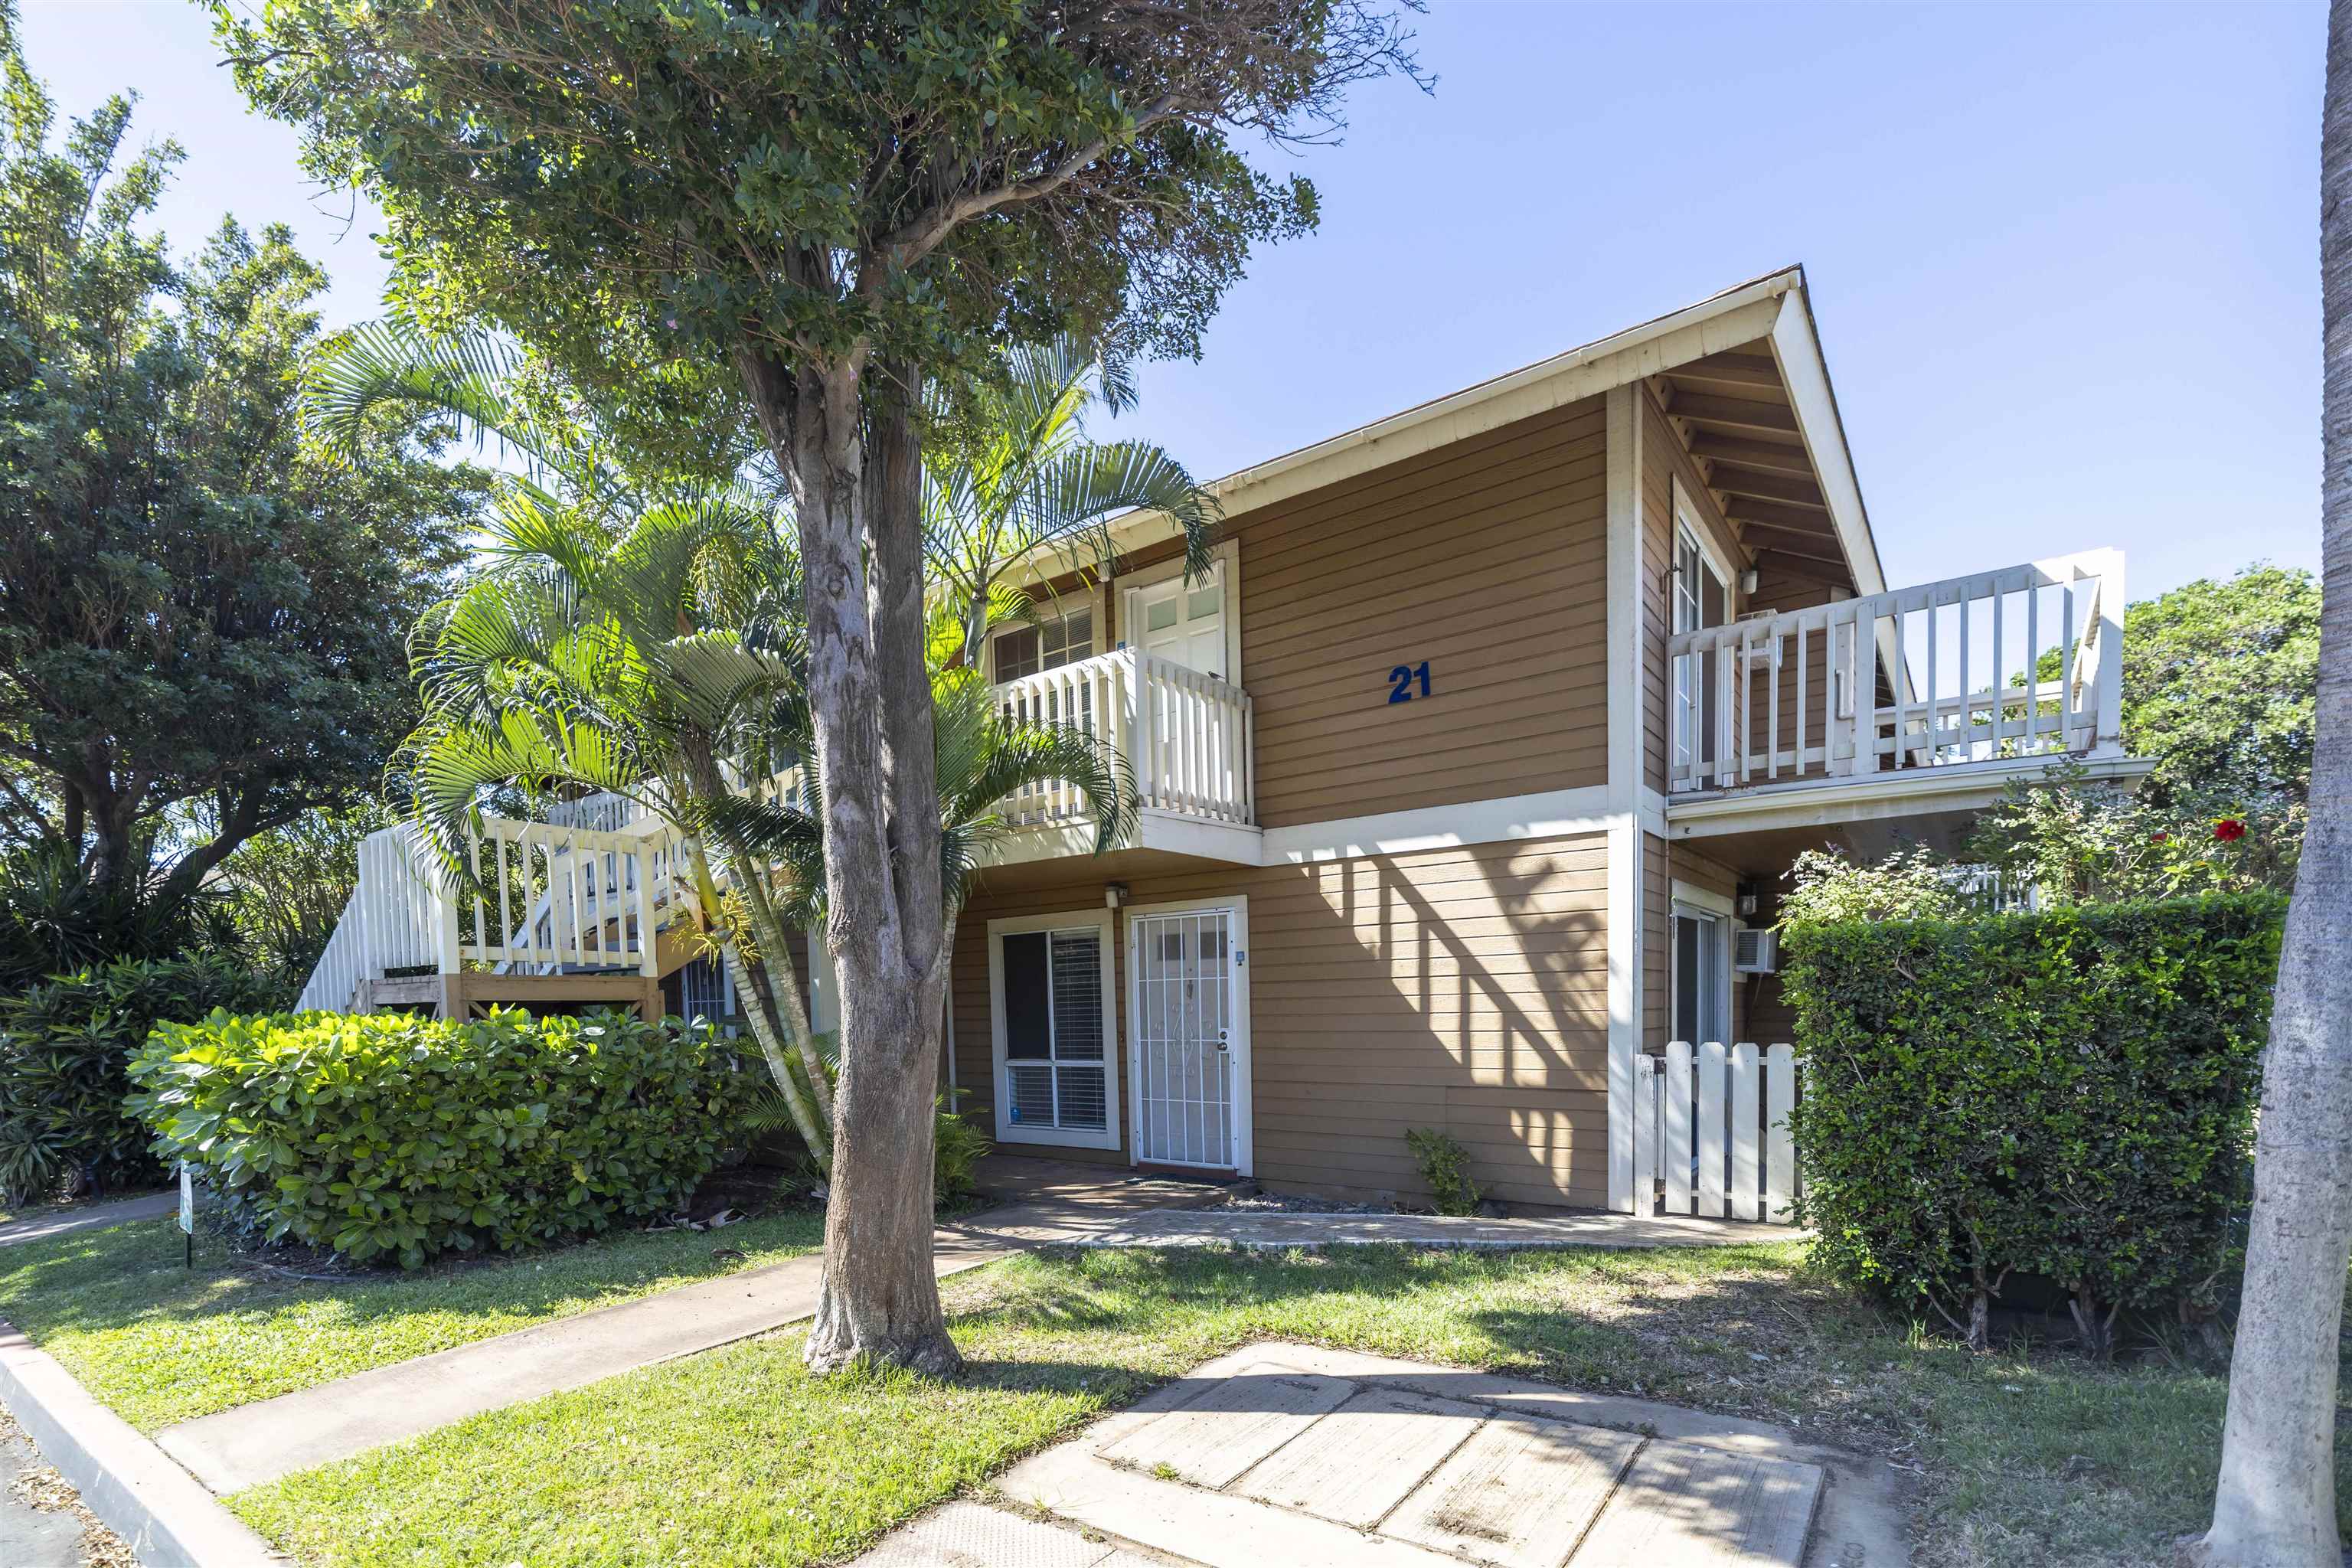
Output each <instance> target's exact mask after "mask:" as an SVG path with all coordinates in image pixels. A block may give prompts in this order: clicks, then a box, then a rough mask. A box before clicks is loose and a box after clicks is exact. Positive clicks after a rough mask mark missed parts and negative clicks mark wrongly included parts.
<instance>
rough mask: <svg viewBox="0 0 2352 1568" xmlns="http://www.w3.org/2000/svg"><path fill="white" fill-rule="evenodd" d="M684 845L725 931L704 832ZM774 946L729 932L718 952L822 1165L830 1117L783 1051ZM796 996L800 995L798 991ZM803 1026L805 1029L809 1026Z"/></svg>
mask: <svg viewBox="0 0 2352 1568" xmlns="http://www.w3.org/2000/svg"><path fill="white" fill-rule="evenodd" d="M685 848H686V858H687V864H688V866H690V867H692V868H693V870H694V894H695V898H696V900H698V902H699V903H700V904H701V906H702V910H703V914H704V916H705V917H706V918H707V919H708V920H709V921H710V922H711V927H712V929H713V930H715V931H722V932H723V931H726V929H727V926H726V921H724V919H723V918H722V915H721V910H720V907H719V882H718V879H716V878H714V877H713V876H712V875H711V874H710V858H709V853H708V852H707V851H706V850H705V849H704V847H703V843H702V839H701V837H700V836H699V835H697V834H691V833H690V834H688V835H687V836H686V839H685ZM775 951H778V950H776V949H772V948H764V947H763V948H762V949H761V951H760V952H759V953H758V954H757V955H756V956H754V955H751V954H748V953H746V952H743V950H742V948H741V947H740V945H738V944H737V943H736V942H734V941H733V940H732V939H731V938H728V937H725V936H722V937H721V938H720V939H719V953H720V955H721V956H722V957H723V958H724V959H725V960H726V963H727V967H728V968H729V969H730V971H732V972H733V973H734V975H735V981H736V990H737V993H738V994H739V995H740V996H741V998H742V1000H743V1001H744V1002H745V1003H746V1004H748V1005H746V1006H745V1007H744V1009H743V1016H744V1018H745V1019H746V1020H748V1021H749V1023H750V1024H751V1038H752V1039H753V1040H754V1041H756V1042H757V1043H758V1045H759V1047H760V1054H761V1056H763V1057H765V1058H767V1061H768V1075H769V1076H770V1077H771V1078H772V1079H775V1080H776V1091H777V1092H778V1093H779V1094H782V1096H783V1097H784V1106H785V1108H786V1109H787V1110H790V1111H791V1113H792V1118H793V1131H797V1132H798V1133H799V1134H800V1135H801V1142H803V1143H805V1144H807V1145H808V1149H809V1153H810V1155H811V1156H812V1157H813V1158H814V1160H815V1161H816V1163H818V1164H819V1165H820V1166H823V1165H826V1164H828V1163H830V1162H831V1160H832V1156H833V1142H832V1137H831V1132H832V1128H831V1126H830V1119H829V1118H827V1117H825V1116H823V1115H821V1114H819V1113H818V1111H817V1109H816V1107H814V1105H812V1104H811V1103H810V1102H809V1097H808V1096H807V1095H805V1094H803V1093H802V1092H801V1087H800V1085H799V1083H797V1082H796V1081H794V1079H793V1074H792V1069H791V1067H790V1064H789V1063H788V1062H787V1060H786V1059H785V1057H784V1046H783V1041H782V1039H781V1038H780V1037H779V1033H780V1032H779V1030H778V1029H777V1027H776V1017H775V1013H774V1008H775V994H774V993H775V987H774V985H773V984H772V979H771V976H770V975H769V974H768V973H767V962H768V954H769V953H770V952H775ZM784 968H785V974H784V979H785V983H786V989H787V990H794V989H795V988H794V987H793V985H792V973H791V970H792V965H791V963H790V962H789V961H788V962H787V963H785V966H784ZM794 1001H795V1003H797V1001H798V996H797V994H795V996H794ZM802 1032H803V1034H805V1033H806V1030H805V1028H803V1031H802ZM820 1076H821V1075H820Z"/></svg>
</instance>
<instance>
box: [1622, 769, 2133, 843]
mask: <svg viewBox="0 0 2352 1568" xmlns="http://www.w3.org/2000/svg"><path fill="white" fill-rule="evenodd" d="M2068 762H2075V763H2081V764H2082V766H2083V769H2084V774H2085V776H2087V777H2089V778H2092V779H2095V780H2115V781H2117V782H2120V783H2125V784H2133V785H2137V784H2138V782H2139V781H2140V780H2141V779H2142V778H2144V777H2146V776H2147V773H2149V772H2151V771H2152V770H2153V769H2154V768H2155V766H2156V759H2155V758H2153V757H2107V758H2101V757H2094V758H2090V759H2088V760H2084V759H2083V758H2080V757H2071V756H2066V755H2051V756H2045V757H1999V758H1994V759H1991V760H1990V761H1986V762H1980V763H1944V764H1943V765H1941V766H1938V767H1932V768H1904V769H1902V770H1900V771H1898V772H1893V773H1865V774H1861V775H1858V776H1856V777H1853V778H1850V779H1831V780H1822V779H1796V780H1790V781H1788V782H1786V783H1782V784H1750V785H1748V786H1747V787H1745V788H1742V789H1738V790H1734V791H1732V792H1730V793H1728V794H1722V795H1713V794H1710V795H1703V796H1699V797H1696V798H1692V799H1685V800H1669V801H1668V803H1667V805H1666V808H1665V816H1666V826H1667V829H1668V835H1669V837H1673V838H1675V839H1676V840H1678V841H1679V840H1682V839H1688V838H1713V837H1720V836H1722V835H1724V834H1727V833H1758V832H1763V831H1767V830H1769V829H1772V828H1781V827H1834V826H1838V825H1839V824H1841V823H1847V822H1880V821H1885V819H1886V818H1888V817H1895V816H1923V815H1925V814H1927V813H1929V812H1937V811H1979V810H1982V809H1983V808H1984V807H1986V806H1989V805H1992V804H1993V803H1994V802H1995V801H1997V800H1999V799H2000V796H2001V792H2002V791H2003V790H2005V789H2006V788H2007V787H2008V785H2009V784H2010V781H2011V780H2012V779H2019V778H2032V777H2035V776H2037V775H2039V774H2042V773H2048V772H2049V771H2050V770H2052V769H2053V768H2055V767H2058V766H2060V765H2062V764H2063V763H2068Z"/></svg>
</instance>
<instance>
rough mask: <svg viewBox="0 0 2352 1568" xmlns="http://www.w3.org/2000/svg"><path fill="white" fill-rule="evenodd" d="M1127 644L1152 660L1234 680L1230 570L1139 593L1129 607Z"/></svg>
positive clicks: (1217, 570) (1221, 568)
mask: <svg viewBox="0 0 2352 1568" xmlns="http://www.w3.org/2000/svg"><path fill="white" fill-rule="evenodd" d="M1128 615H1129V620H1128V624H1127V628H1126V632H1127V640H1128V641H1129V642H1130V643H1132V644H1134V645H1135V646H1136V647H1139V648H1140V649H1142V650H1143V651H1144V652H1145V653H1148V654H1150V655H1151V657H1152V658H1164V659H1167V660H1168V661H1169V662H1170V663H1171V664H1181V665H1182V666H1183V667H1184V668H1187V669H1197V670H1199V671H1200V672H1201V673H1202V674H1203V675H1213V676H1216V677H1218V678H1219V679H1223V680H1231V679H1233V674H1232V672H1231V671H1229V670H1227V669H1226V668H1225V569H1224V565H1223V563H1219V564H1217V565H1216V566H1215V567H1213V568H1212V569H1211V571H1210V573H1209V575H1208V576H1207V577H1206V578H1204V579H1202V580H1201V581H1199V582H1195V583H1190V584H1188V583H1186V582H1185V581H1184V579H1183V578H1182V577H1181V576H1176V577H1171V578H1170V579H1169V580H1168V581H1167V582H1165V583H1154V584H1151V586H1150V587H1148V588H1138V589H1136V590H1135V593H1134V596H1133V597H1132V598H1130V599H1129V601H1128Z"/></svg>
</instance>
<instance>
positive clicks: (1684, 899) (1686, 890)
mask: <svg viewBox="0 0 2352 1568" xmlns="http://www.w3.org/2000/svg"><path fill="white" fill-rule="evenodd" d="M1668 889H1669V891H1668V895H1667V896H1668V899H1669V900H1670V902H1672V903H1676V904H1687V905H1689V906H1690V907H1691V908H1692V909H1695V910H1706V912H1707V913H1708V914H1711V915H1721V916H1722V917H1723V918H1724V919H1726V920H1737V919H1738V918H1739V908H1738V905H1737V904H1736V903H1734V902H1733V901H1732V900H1730V899H1727V898H1726V897H1725V896H1724V895H1723V894H1721V893H1718V892H1717V891H1716V890H1715V889H1713V888H1702V887H1700V886H1699V885H1698V884H1697V883H1696V882H1685V881H1684V880H1683V879H1681V878H1680V877H1676V878H1675V879H1673V880H1672V881H1671V882H1670V883H1669V884H1668Z"/></svg>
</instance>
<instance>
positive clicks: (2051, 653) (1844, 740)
mask: <svg viewBox="0 0 2352 1568" xmlns="http://www.w3.org/2000/svg"><path fill="white" fill-rule="evenodd" d="M2123 612H2124V559H2123V552H2121V551H2118V550H2102V551H2094V552H2089V553H2087V554H2083V555H2074V556H2067V557H2064V558H2063V559H2059V560H2054V561H2042V562H2036V563H2032V564H2031V565H2025V566H2012V567H2010V568H2007V569H2006V570H2003V571H1999V572H1985V573H1979V574H1977V575H1975V576H1971V577H1954V578H1950V579H1948V580H1947V581H1945V582H1941V583H1929V584H1924V585H1922V586H1919V587H1916V588H1903V589H1898V590H1895V591H1894V592H1891V593H1885V594H1874V595H1870V596H1868V597H1866V598H1856V599H1846V600H1842V601H1840V602H1838V603H1836V604H1830V605H1815V606H1813V607H1812V608H1811V609H1803V610H1792V611H1790V612H1788V613H1786V614H1782V615H1775V616H1758V617H1755V618H1752V619H1748V620H1744V621H1739V622H1737V623H1735V624H1733V625H1731V626H1710V627H1707V628H1706V629H1704V630H1700V631H1691V632H1680V633H1676V634H1675V636H1674V637H1670V638H1669V639H1668V640H1667V643H1666V674H1667V692H1666V703H1667V713H1666V728H1667V737H1666V745H1667V765H1666V787H1667V789H1668V791H1669V792H1670V793H1686V792H1691V791H1696V790H1727V789H1737V788H1739V787H1742V786H1745V785H1752V784H1775V783H1790V782H1801V781H1819V780H1831V779H1842V778H1850V777H1853V775H1856V774H1867V773H1880V772H1884V771H1894V770H1898V769H1915V768H1932V767H1938V766H1946V765H1949V764H1951V763H1971V762H1974V763H1982V762H1991V761H1996V760H2000V759H2005V758H2020V757H2029V756H2037V755H2046V754H2051V753H2057V752H2070V753H2073V754H2074V755H2078V756H2084V755H2111V754H2115V753H2116V752H2119V751H2120V749H2121V744H2122V731H2123V659H2122V652H2123Z"/></svg>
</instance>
